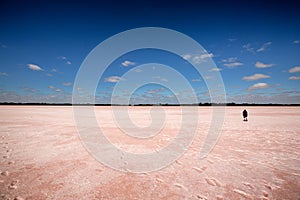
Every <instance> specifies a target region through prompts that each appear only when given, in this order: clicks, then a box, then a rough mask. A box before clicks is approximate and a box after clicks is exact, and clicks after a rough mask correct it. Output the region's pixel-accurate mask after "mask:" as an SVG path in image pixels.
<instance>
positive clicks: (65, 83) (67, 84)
mask: <svg viewBox="0 0 300 200" xmlns="http://www.w3.org/2000/svg"><path fill="white" fill-rule="evenodd" d="M62 85H63V86H66V87H67V86H71V85H72V83H71V82H64V83H62Z"/></svg>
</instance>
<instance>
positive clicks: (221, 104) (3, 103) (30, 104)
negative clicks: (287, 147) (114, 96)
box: [0, 102, 300, 106]
mask: <svg viewBox="0 0 300 200" xmlns="http://www.w3.org/2000/svg"><path fill="white" fill-rule="evenodd" d="M0 105H16V106H300V104H276V103H262V104H256V103H198V104H129V105H126V104H71V103H13V102H0Z"/></svg>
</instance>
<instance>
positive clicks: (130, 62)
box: [122, 60, 135, 67]
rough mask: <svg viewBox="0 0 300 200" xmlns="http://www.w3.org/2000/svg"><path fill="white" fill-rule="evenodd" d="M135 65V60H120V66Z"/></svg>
mask: <svg viewBox="0 0 300 200" xmlns="http://www.w3.org/2000/svg"><path fill="white" fill-rule="evenodd" d="M132 65H135V62H132V61H129V60H125V61H124V62H122V66H124V67H129V66H132Z"/></svg>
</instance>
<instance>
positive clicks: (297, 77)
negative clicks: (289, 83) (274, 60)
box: [289, 76, 300, 80]
mask: <svg viewBox="0 0 300 200" xmlns="http://www.w3.org/2000/svg"><path fill="white" fill-rule="evenodd" d="M289 80H300V76H291V77H289Z"/></svg>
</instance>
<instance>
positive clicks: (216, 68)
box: [208, 67, 222, 72]
mask: <svg viewBox="0 0 300 200" xmlns="http://www.w3.org/2000/svg"><path fill="white" fill-rule="evenodd" d="M208 71H210V72H219V71H222V69H221V68H218V67H214V68H211V69H210V70H208Z"/></svg>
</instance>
